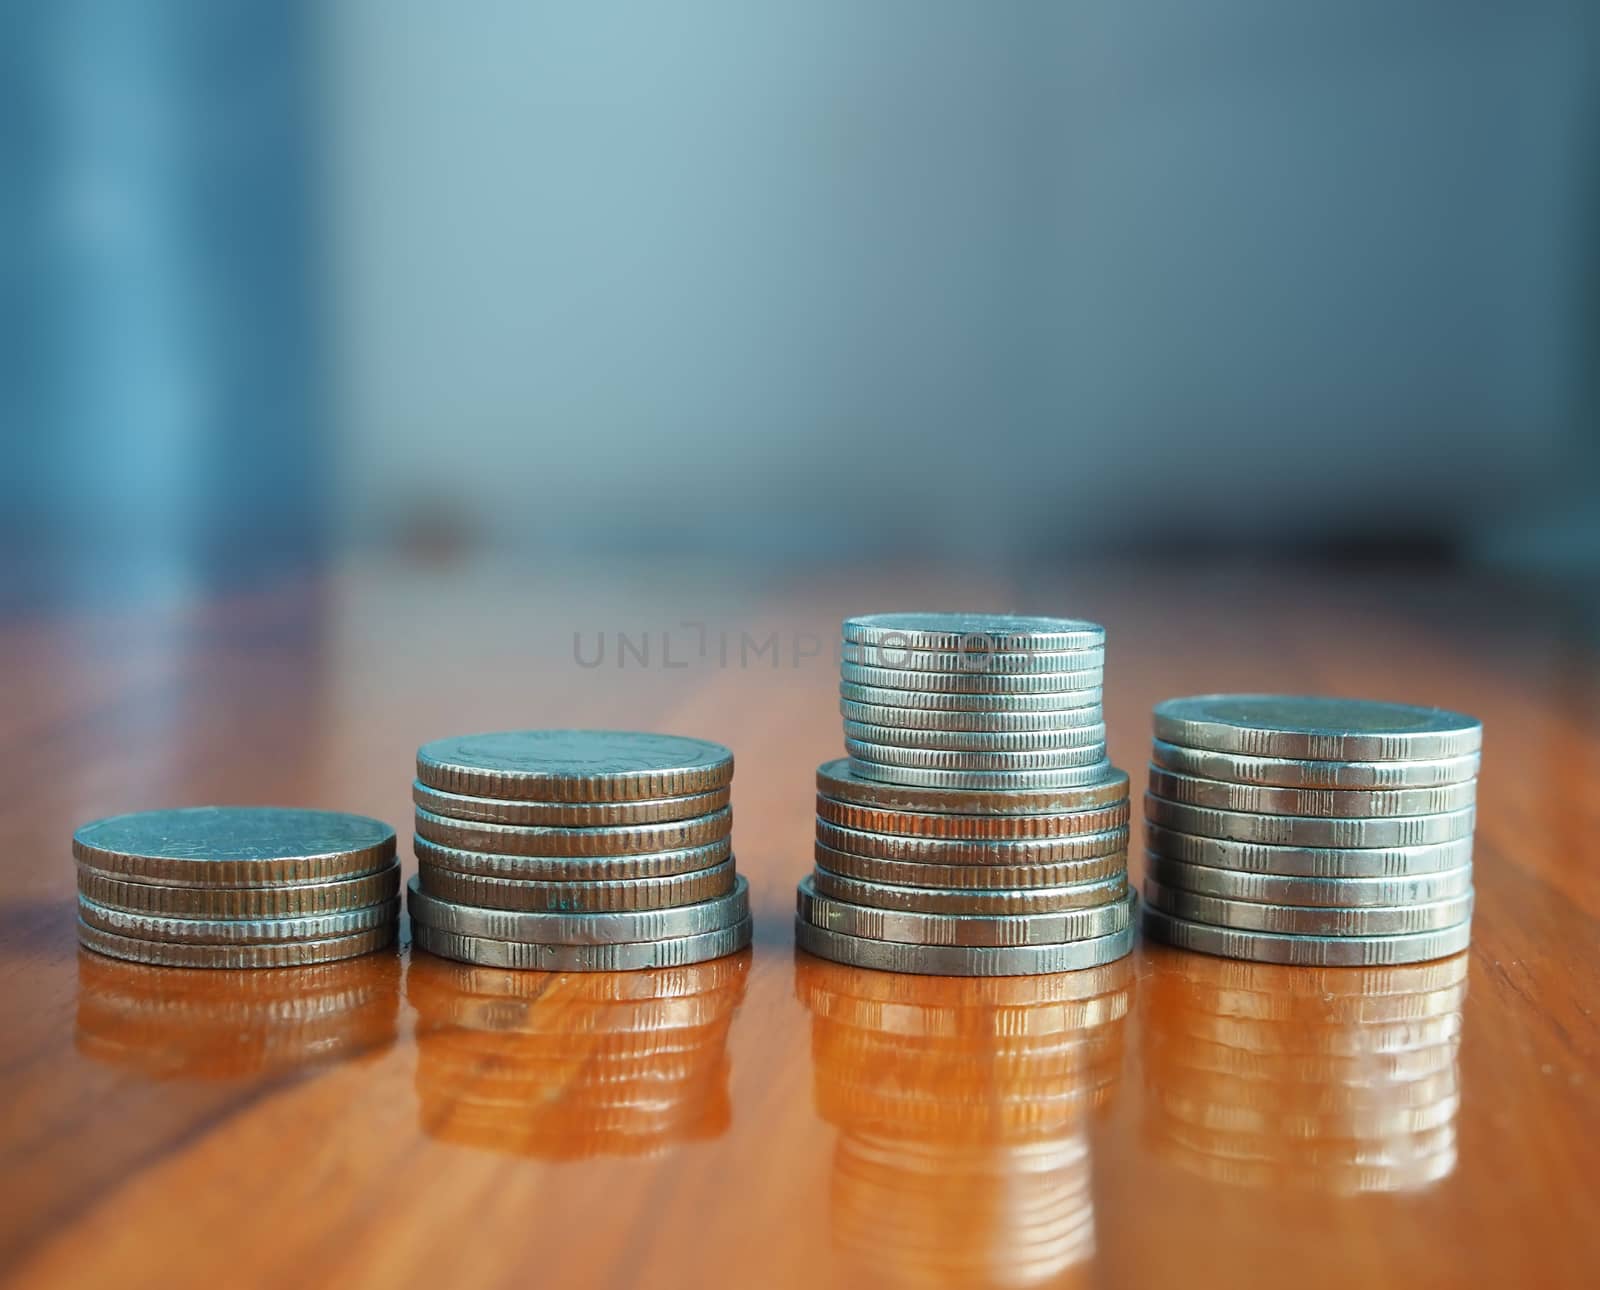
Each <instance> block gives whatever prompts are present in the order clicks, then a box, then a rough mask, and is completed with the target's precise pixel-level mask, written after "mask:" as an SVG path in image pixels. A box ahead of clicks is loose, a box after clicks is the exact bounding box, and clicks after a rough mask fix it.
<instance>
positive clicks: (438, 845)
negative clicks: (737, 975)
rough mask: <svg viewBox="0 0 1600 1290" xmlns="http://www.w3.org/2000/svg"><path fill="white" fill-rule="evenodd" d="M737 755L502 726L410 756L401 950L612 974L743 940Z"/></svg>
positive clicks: (680, 960) (717, 950) (674, 739)
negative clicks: (411, 824)
mask: <svg viewBox="0 0 1600 1290" xmlns="http://www.w3.org/2000/svg"><path fill="white" fill-rule="evenodd" d="M732 780H733V754H732V753H731V752H729V751H728V750H727V749H726V748H724V747H723V746H722V745H721V744H715V743H708V742H706V741H705V740H701V739H685V738H680V737H678V736H675V735H654V734H635V733H629V732H624V731H605V730H513V731H506V732H502V733H498V734H485V735H464V736H461V737H458V738H451V739H440V740H436V741H434V742H433V743H429V744H424V745H423V746H422V747H421V748H420V749H418V750H417V780H416V783H415V784H414V785H413V786H412V796H413V798H414V799H415V801H416V807H417V817H416V830H417V831H416V839H415V845H416V853H417V864H418V876H417V877H416V878H414V879H412V881H411V885H410V887H409V889H408V895H409V903H410V911H411V924H412V940H413V942H414V943H415V944H416V945H417V946H419V947H420V948H422V949H425V950H428V951H429V952H430V953H433V954H438V955H440V956H442V957H444V958H449V959H457V960H459V961H461V962H464V963H476V964H480V965H483V966H486V967H501V968H529V969H538V970H545V971H562V972H585V971H619V970H633V969H639V968H661V967H674V966H678V965H681V964H685V963H698V962H701V961H703V960H706V959H714V958H720V957H721V956H722V955H724V954H731V953H733V952H734V951H735V950H740V949H743V948H744V947H745V946H746V945H748V944H749V943H750V902H749V895H748V888H747V886H746V883H745V881H744V879H743V878H741V877H739V876H738V875H737V874H736V873H735V872H734V859H733V849H732V842H731V840H730V834H731V831H732V827H733V816H732V812H731V810H730V809H729V806H728V795H729V785H730V783H731V782H732Z"/></svg>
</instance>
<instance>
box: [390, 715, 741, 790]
mask: <svg viewBox="0 0 1600 1290" xmlns="http://www.w3.org/2000/svg"><path fill="white" fill-rule="evenodd" d="M567 734H573V735H583V736H587V737H591V738H594V737H598V738H616V739H620V740H628V739H670V740H676V741H679V742H682V743H685V744H697V745H700V746H701V747H702V748H705V749H707V750H710V751H711V752H712V753H714V754H715V756H713V757H712V759H711V760H708V761H704V762H684V763H682V764H676V765H674V764H671V763H665V764H662V765H660V766H656V767H651V768H640V769H629V770H610V771H606V770H600V771H594V772H588V773H586V772H582V771H571V770H565V771H563V770H551V769H543V770H539V769H535V768H534V767H533V765H532V764H530V766H529V767H528V768H526V769H520V770H508V769H506V768H505V767H504V766H490V765H488V764H486V763H473V762H471V761H469V760H467V759H465V758H464V757H451V756H450V755H449V748H448V746H449V745H459V744H460V743H461V742H462V741H464V740H469V739H473V740H477V739H506V738H511V737H516V736H530V735H531V736H545V735H567ZM430 750H431V751H430ZM622 753H623V755H626V750H625V749H624V750H622ZM634 755H638V754H637V753H635V754H634ZM416 775H417V778H418V779H419V780H421V781H422V782H423V783H424V784H426V785H428V786H429V787H430V788H438V789H443V790H444V791H445V792H447V793H460V794H463V795H465V796H470V797H491V798H510V799H513V800H528V801H540V802H613V801H618V802H620V801H639V800H641V799H644V798H662V797H684V796H688V795H690V794H693V793H704V792H709V791H711V790H713V789H718V788H722V787H724V786H725V785H727V784H729V783H731V782H732V780H733V752H732V750H731V749H729V748H728V747H727V746H726V745H724V744H719V743H716V742H715V741H713V740H710V739H698V738H695V737H694V736H692V735H675V734H659V733H656V732H652V731H644V730H580V729H556V728H552V729H549V730H491V731H483V732H481V733H476V734H467V735H449V736H446V737H445V738H442V739H433V740H430V741H429V742H427V743H425V744H423V745H422V746H421V747H420V748H418V749H417V772H416Z"/></svg>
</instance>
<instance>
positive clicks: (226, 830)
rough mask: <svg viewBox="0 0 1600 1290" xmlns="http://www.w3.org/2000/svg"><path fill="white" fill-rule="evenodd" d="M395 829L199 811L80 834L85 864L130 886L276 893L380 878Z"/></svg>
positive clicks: (341, 817) (274, 812) (252, 810)
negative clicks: (301, 885) (287, 886)
mask: <svg viewBox="0 0 1600 1290" xmlns="http://www.w3.org/2000/svg"><path fill="white" fill-rule="evenodd" d="M394 853H395V838H394V830H393V829H391V828H390V827H389V826H388V825H387V824H385V823H384V822H383V821H382V820H373V819H369V818H368V817H366V816H364V815H346V814H344V813H343V812H340V811H302V810H295V809H291V808H285V807H273V806H196V807H186V808H182V809H179V810H172V811H139V812H137V813H135V814H133V815H114V816H111V817H110V818H109V819H104V820H96V821H94V822H93V823H92V824H85V825H84V826H83V827H82V828H81V829H79V830H78V831H77V832H76V833H74V834H73V835H72V854H73V855H74V856H76V857H77V860H78V863H80V864H83V865H87V866H88V867H89V868H91V869H96V870H99V871H100V872H102V873H107V874H112V875H114V876H115V877H117V878H119V879H121V880H123V881H126V882H155V883H168V884H171V885H173V886H197V887H200V886H215V887H268V886H274V885H276V884H279V883H290V882H328V881H333V880H335V879H339V878H354V877H359V876H360V875H362V874H368V873H375V872H377V871H378V870H379V869H382V868H384V867H386V866H387V865H389V864H390V863H391V862H392V861H393V860H394Z"/></svg>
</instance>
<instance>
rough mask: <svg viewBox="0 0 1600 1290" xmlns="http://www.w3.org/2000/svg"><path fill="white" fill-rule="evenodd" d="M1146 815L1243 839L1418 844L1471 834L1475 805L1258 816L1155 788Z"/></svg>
mask: <svg viewBox="0 0 1600 1290" xmlns="http://www.w3.org/2000/svg"><path fill="white" fill-rule="evenodd" d="M1144 813H1145V818H1146V819H1148V820H1150V821H1152V822H1153V823H1155V824H1160V825H1163V826H1164V827H1166V828H1172V829H1181V830H1182V831H1183V832H1185V833H1200V834H1204V835H1206V836H1209V837H1219V838H1233V839H1235V840H1236V841H1239V842H1266V843H1270V844H1272V845H1274V846H1294V847H1340V848H1344V847H1357V848H1359V847H1419V846H1427V845H1428V844H1429V843H1434V842H1453V841H1455V840H1456V839H1457V838H1465V837H1470V836H1471V835H1472V826H1473V822H1474V820H1475V818H1476V817H1475V813H1474V809H1473V808H1472V807H1470V806H1469V807H1467V808H1465V809H1464V810H1460V811H1447V812H1443V813H1441V814H1438V815H1407V816H1401V817H1399V818H1397V819H1390V820H1334V819H1327V818H1325V817H1314V816H1307V815H1256V814H1252V813H1250V812H1247V811H1217V810H1212V809H1211V808H1209V807H1204V806H1187V805H1185V804H1184V803H1182V802H1171V801H1168V800H1167V799H1166V798H1164V797H1157V796H1156V795H1155V794H1153V793H1146V794H1145V798H1144Z"/></svg>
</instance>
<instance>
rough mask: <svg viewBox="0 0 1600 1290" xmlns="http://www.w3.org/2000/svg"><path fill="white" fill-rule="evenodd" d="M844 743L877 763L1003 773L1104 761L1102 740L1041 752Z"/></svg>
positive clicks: (858, 741) (860, 757)
mask: <svg viewBox="0 0 1600 1290" xmlns="http://www.w3.org/2000/svg"><path fill="white" fill-rule="evenodd" d="M844 747H845V751H846V752H847V753H848V754H849V755H850V756H852V757H854V758H856V759H858V760H865V761H871V762H875V763H876V764H878V765H881V766H906V767H910V768H912V769H916V770H956V771H990V772H999V773H1006V774H1013V773H1016V772H1017V771H1030V770H1073V769H1076V768H1077V767H1080V766H1092V765H1094V764H1095V763H1097V762H1101V761H1104V760H1105V756H1106V746H1105V743H1104V741H1103V740H1097V741H1096V742H1094V743H1091V744H1087V745H1084V746H1083V747H1076V748H1056V749H1051V750H1049V751H1045V752H952V751H950V750H949V749H943V748H907V747H904V746H901V745H897V744H875V743H867V742H866V741H865V740H861V739H851V738H849V737H848V735H847V737H846V738H845V741H844Z"/></svg>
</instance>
